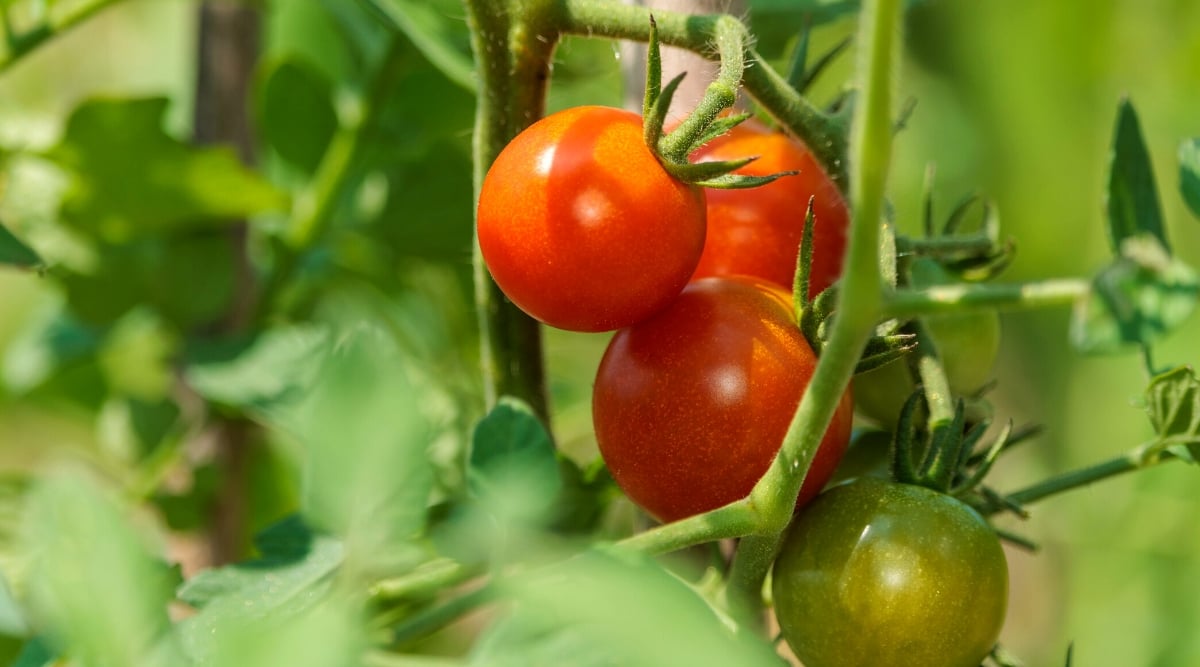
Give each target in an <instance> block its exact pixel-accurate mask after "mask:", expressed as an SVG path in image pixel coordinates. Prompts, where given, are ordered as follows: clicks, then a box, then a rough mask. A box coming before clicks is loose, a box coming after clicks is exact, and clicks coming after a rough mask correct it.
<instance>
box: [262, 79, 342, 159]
mask: <svg viewBox="0 0 1200 667" xmlns="http://www.w3.org/2000/svg"><path fill="white" fill-rule="evenodd" d="M297 109H303V110H304V113H297V112H296V110H297ZM258 118H259V125H258V126H259V128H261V129H260V132H261V134H262V138H263V140H264V141H266V143H267V145H269V146H270V147H271V148H272V149H274V150H275V152H276V153H278V154H279V156H280V157H282V158H283V159H284V160H287V161H288V162H290V163H292V164H293V165H295V166H296V167H298V168H300V169H301V170H302V171H304V173H306V174H312V173H313V172H315V171H316V170H317V165H318V164H320V162H321V158H322V156H324V155H325V149H326V147H327V146H329V141H330V140H331V139H332V138H333V135H334V132H336V131H337V127H338V118H337V112H336V111H335V110H334V107H333V86H332V85H331V84H330V83H329V80H328V79H326V78H325V76H324V75H323V74H321V73H320V72H319V71H318V70H317V69H315V68H313V67H312V66H310V65H308V64H307V63H305V62H304V61H302V60H299V59H296V58H289V59H282V60H278V61H276V62H275V63H273V64H271V65H270V66H269V67H268V68H267V69H266V70H265V72H264V74H263V76H262V83H260V84H259V87H258Z"/></svg>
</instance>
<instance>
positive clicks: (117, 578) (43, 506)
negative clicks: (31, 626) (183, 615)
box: [23, 474, 180, 667]
mask: <svg viewBox="0 0 1200 667" xmlns="http://www.w3.org/2000/svg"><path fill="white" fill-rule="evenodd" d="M128 511H129V510H128V509H127V508H124V507H122V506H120V505H119V504H118V502H117V500H115V499H114V498H112V497H110V496H109V495H108V494H107V493H105V492H103V491H102V490H101V489H100V487H98V486H97V485H96V483H95V482H93V481H92V480H91V479H90V478H87V477H84V476H83V475H81V474H59V475H55V476H50V477H48V478H45V479H43V481H42V482H41V483H39V485H38V486H37V487H35V488H34V489H33V490H32V491H31V495H30V497H29V500H28V505H27V509H26V515H25V524H24V531H23V537H24V539H23V545H24V547H25V548H26V549H28V551H27V553H29V554H36V558H34V559H33V561H32V571H31V572H30V576H29V577H28V578H27V580H26V585H27V587H28V590H27V595H28V601H29V607H30V612H31V614H30V616H31V618H35V619H37V626H36V628H35V629H36V630H37V631H38V632H39V633H42V634H44V635H45V636H46V637H47V639H48V640H49V643H50V645H51V646H52V647H54V648H55V649H58V650H61V651H62V652H64V653H69V654H70V655H72V656H73V657H74V658H76V659H78V660H80V662H81V663H82V664H88V665H162V666H163V667H166V666H167V665H178V664H180V661H179V656H178V653H177V648H176V647H175V646H174V644H173V643H172V641H171V640H170V637H171V635H170V628H171V625H170V621H169V619H168V618H167V602H168V601H169V600H170V599H171V587H172V577H171V576H170V574H169V571H168V569H167V567H166V565H165V564H164V563H162V562H160V561H158V560H157V559H155V558H154V557H152V556H151V555H150V553H149V551H148V550H147V548H146V545H145V542H144V538H143V536H142V535H140V534H139V533H138V531H136V530H135V529H134V527H133V525H132V524H131V523H130V522H129V521H128V519H126V517H125V514H126V513H127V512H128ZM81 555H86V557H81Z"/></svg>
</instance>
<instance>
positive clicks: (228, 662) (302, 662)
mask: <svg viewBox="0 0 1200 667" xmlns="http://www.w3.org/2000/svg"><path fill="white" fill-rule="evenodd" d="M367 627H368V626H367V621H366V619H365V618H363V614H362V611H361V605H358V604H355V603H354V601H352V600H346V599H343V598H340V597H332V596H330V597H326V598H324V599H321V600H320V601H319V602H318V603H317V604H314V605H312V606H311V607H310V608H308V609H305V610H304V611H302V612H299V613H293V614H286V613H285V614H275V615H273V616H271V617H258V618H254V619H250V620H246V619H240V618H238V617H237V616H236V615H226V616H221V617H220V618H218V619H216V623H215V624H214V626H213V629H212V632H211V633H210V634H209V635H207V636H206V637H205V638H204V640H207V641H208V642H209V643H210V644H211V647H210V652H209V653H207V655H208V656H209V658H208V659H206V660H203V661H202V662H201V664H202V665H213V666H214V667H279V666H280V665H287V667H330V666H342V665H344V666H347V667H349V666H351V665H361V664H363V662H362V654H363V652H364V651H365V650H366V649H367V646H368V638H367V636H366V631H367Z"/></svg>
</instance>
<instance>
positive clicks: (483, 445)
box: [467, 397, 562, 521]
mask: <svg viewBox="0 0 1200 667" xmlns="http://www.w3.org/2000/svg"><path fill="white" fill-rule="evenodd" d="M467 484H468V488H469V489H470V491H471V493H472V495H474V496H475V497H476V498H477V499H479V500H480V501H481V504H482V506H483V507H485V508H488V509H490V510H492V511H494V512H495V513H496V514H497V515H498V516H500V517H501V518H503V519H506V520H518V521H519V520H530V519H534V520H536V519H537V518H539V517H541V516H544V515H545V514H546V512H547V511H549V510H550V509H552V508H553V507H554V505H555V501H556V499H557V497H558V494H559V492H560V491H561V489H562V479H561V477H560V476H559V472H558V459H557V458H556V456H555V450H554V443H553V442H552V441H551V440H550V435H549V433H547V432H546V429H545V427H544V426H543V425H542V422H541V420H539V419H538V418H537V416H536V415H534V414H533V410H532V409H531V408H530V407H529V406H528V405H526V404H525V403H523V402H521V401H518V400H517V399H514V398H511V397H504V398H502V399H501V400H500V402H499V403H498V404H497V405H496V407H494V408H492V411H491V412H489V413H488V414H487V416H485V417H484V418H483V419H482V420H481V421H480V422H479V424H478V425H477V426H476V427H475V434H474V437H473V438H472V439H471V454H470V457H469V462H468V468H467Z"/></svg>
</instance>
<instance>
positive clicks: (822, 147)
mask: <svg viewBox="0 0 1200 667" xmlns="http://www.w3.org/2000/svg"><path fill="white" fill-rule="evenodd" d="M555 3H556V13H557V16H555V18H554V20H555V22H556V25H557V26H558V27H559V28H560V29H561V30H562V31H563V32H564V33H570V34H576V35H584V36H587V37H610V38H614V39H629V40H636V41H643V42H644V41H646V40H647V39H649V37H650V12H649V10H648V9H647V8H645V7H636V6H630V5H624V4H621V3H619V2H612V3H607V2H597V1H596V0H555ZM654 18H655V20H656V21H657V24H658V37H659V39H660V40H661V41H662V43H663V44H665V45H668V46H677V47H681V48H685V49H688V50H690V51H694V52H696V53H699V54H700V55H703V56H706V57H708V58H714V59H715V58H718V57H719V56H720V55H721V54H720V53H719V52H718V51H716V50H714V48H713V44H714V37H715V36H716V35H717V34H718V32H719V31H720V29H719V24H721V23H728V22H730V21H733V22H735V23H736V22H737V21H736V19H734V18H733V17H730V16H728V15H723V14H708V15H693V14H683V13H679V12H671V11H666V10H661V9H656V10H655V11H654ZM743 29H744V28H743ZM744 58H745V61H746V64H747V67H746V68H745V71H744V72H743V74H742V82H741V83H742V86H743V88H744V89H745V90H746V92H748V93H749V94H750V95H751V96H752V97H754V98H755V99H756V100H758V101H759V102H760V103H762V105H763V107H764V108H765V109H766V110H767V111H768V112H770V113H771V115H772V116H774V117H775V119H776V120H778V121H779V123H780V124H781V125H782V126H784V127H785V128H786V129H787V130H788V131H789V132H791V133H792V134H794V135H795V136H796V137H798V138H799V139H800V140H801V141H803V142H804V143H805V144H806V145H808V147H809V148H810V149H811V150H812V151H813V154H814V155H816V157H817V159H818V161H820V163H821V166H822V167H824V168H825V170H826V171H827V172H828V173H829V174H830V176H832V177H833V179H834V180H835V181H837V183H838V185H839V186H840V187H841V188H842V189H843V190H846V189H847V185H848V177H847V172H846V163H845V154H846V145H847V141H846V137H847V132H846V129H847V128H846V127H845V125H844V121H843V120H841V119H840V118H838V117H834V116H829V115H827V114H825V113H823V112H822V111H821V110H819V109H817V108H816V107H815V106H813V105H812V104H811V103H809V101H808V100H806V99H805V98H804V97H803V96H801V95H800V93H798V92H796V90H795V89H793V88H792V87H791V86H789V85H788V82H787V80H786V79H785V78H784V77H782V76H780V75H779V74H778V73H777V72H775V70H774V69H773V68H772V67H771V66H770V65H768V64H767V63H766V62H765V61H764V60H763V59H762V57H761V56H759V55H758V53H757V52H755V51H754V49H753V48H749V47H747V48H746V49H745V54H744ZM722 64H723V65H724V63H722Z"/></svg>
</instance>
